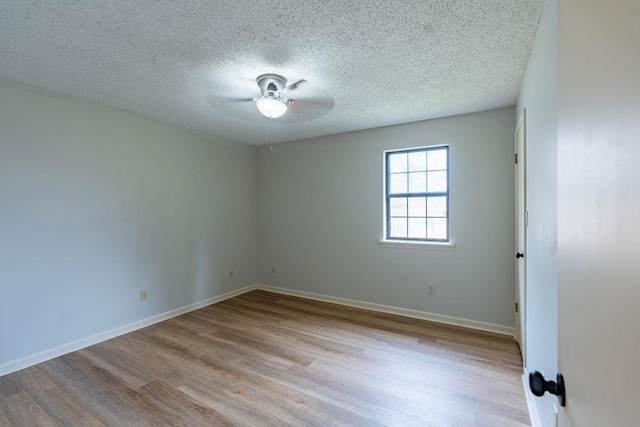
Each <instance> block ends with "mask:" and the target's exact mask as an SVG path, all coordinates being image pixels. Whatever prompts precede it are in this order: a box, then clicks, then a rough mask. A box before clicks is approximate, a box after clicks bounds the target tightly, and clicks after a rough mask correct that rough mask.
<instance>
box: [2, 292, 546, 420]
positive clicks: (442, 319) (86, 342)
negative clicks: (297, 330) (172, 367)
mask: <svg viewBox="0 0 640 427" xmlns="http://www.w3.org/2000/svg"><path fill="white" fill-rule="evenodd" d="M255 289H261V290H264V291H268V292H275V293H279V294H284V295H291V296H297V297H301V298H308V299H312V300H317V301H324V302H331V303H335V304H341V305H346V306H349V307H356V308H363V309H365V310H373V311H379V312H383V313H390V314H397V315H400V316H406V317H413V318H415V319H422V320H429V321H432V322H438V323H445V324H448V325H455V326H462V327H465V328H470V329H477V330H481V331H489V332H495V333H498V334H503V335H511V336H513V335H514V333H515V329H514V328H513V327H509V326H503V325H496V324H493V323H485V322H479V321H476V320H470V319H464V318H459V317H452V316H445V315H443V314H435V313H429V312H426V311H418V310H410V309H407V308H400V307H393V306H389V305H383V304H376V303H371V302H365V301H357V300H352V299H347V298H340V297H332V296H329V295H321V294H315V293H312V292H304V291H295V290H292V289H286V288H278V287H275V286H267V285H260V284H255V285H249V286H245V287H244V288H241V289H237V290H235V291H231V292H227V293H224V294H222V295H218V296H215V297H212V298H207V299H205V300H202V301H199V302H196V303H193V304H189V305H186V306H184V307H180V308H176V309H174V310H170V311H167V312H165V313H161V314H157V315H155V316H151V317H148V318H146V319H142V320H139V321H137V322H133V323H130V324H128V325H124V326H120V327H118V328H115V329H111V330H109V331H106V332H102V333H99V334H96V335H93V336H91V337H88V338H83V339H81V340H78V341H75V342H72V343H69V344H64V345H61V346H59V347H56V348H52V349H50V350H45V351H43V352H40V353H37V354H34V355H31V356H27V357H23V358H21V359H17V360H12V361H9V362H7V363H4V364H2V365H0V377H1V376H3V375H7V374H10V373H11V372H15V371H18V370H20V369H24V368H28V367H29V366H33V365H37V364H38V363H42V362H46V361H47V360H51V359H54V358H56V357H58V356H62V355H64V354H67V353H71V352H73V351H77V350H81V349H83V348H86V347H89V346H92V345H94V344H98V343H100V342H102V341H106V340H109V339H111V338H115V337H117V336H120V335H124V334H127V333H129V332H133V331H135V330H137V329H141V328H144V327H147V326H150V325H153V324H155V323H158V322H162V321H163V320H168V319H171V318H172V317H176V316H179V315H181V314H184V313H188V312H190V311H193V310H197V309H199V308H202V307H206V306H208V305H211V304H215V303H217V302H220V301H224V300H226V299H229V298H233V297H235V296H238V295H241V294H244V293H247V292H250V291H253V290H255ZM525 391H526V390H525ZM525 394H526V393H525ZM527 399H530V396H529V395H527ZM527 404H529V401H528V400H527ZM529 413H530V414H532V415H533V414H534V413H535V412H533V411H532V410H531V408H530V409H529ZM539 425H540V424H537V425H536V424H534V427H536V426H539Z"/></svg>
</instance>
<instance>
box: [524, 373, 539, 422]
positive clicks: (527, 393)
mask: <svg viewBox="0 0 640 427" xmlns="http://www.w3.org/2000/svg"><path fill="white" fill-rule="evenodd" d="M526 373H527V370H526V368H525V369H524V373H523V374H522V385H523V387H524V397H525V399H526V400H527V409H529V419H530V420H531V427H542V423H541V422H540V415H539V414H538V411H537V410H536V404H535V402H534V401H533V399H534V396H533V393H531V390H529V382H528V381H527V375H526Z"/></svg>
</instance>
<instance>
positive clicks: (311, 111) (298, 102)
mask: <svg viewBox="0 0 640 427" xmlns="http://www.w3.org/2000/svg"><path fill="white" fill-rule="evenodd" d="M290 101H291V105H290V106H289V110H288V111H287V112H286V113H285V114H284V116H282V117H280V118H278V119H277V120H278V121H279V122H281V123H287V124H295V123H300V122H306V121H309V120H315V119H318V118H320V117H322V116H324V115H325V114H328V113H329V112H330V111H331V110H333V107H334V105H335V100H334V99H333V97H332V96H328V95H326V96H316V97H310V98H301V99H297V98H294V99H292V100H290Z"/></svg>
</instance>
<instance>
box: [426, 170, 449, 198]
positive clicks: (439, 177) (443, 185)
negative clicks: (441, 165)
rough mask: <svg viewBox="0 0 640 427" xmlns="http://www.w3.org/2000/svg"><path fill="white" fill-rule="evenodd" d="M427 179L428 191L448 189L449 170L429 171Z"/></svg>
mask: <svg viewBox="0 0 640 427" xmlns="http://www.w3.org/2000/svg"><path fill="white" fill-rule="evenodd" d="M428 175H429V177H428V179H427V191H428V192H430V193H431V192H440V191H447V172H445V171H442V172H429V174H428Z"/></svg>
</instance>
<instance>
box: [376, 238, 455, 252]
mask: <svg viewBox="0 0 640 427" xmlns="http://www.w3.org/2000/svg"><path fill="white" fill-rule="evenodd" d="M378 245H379V246H380V247H383V248H402V249H427V250H431V251H447V252H453V250H454V249H455V248H456V244H455V243H451V242H413V241H409V240H380V241H378Z"/></svg>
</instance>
